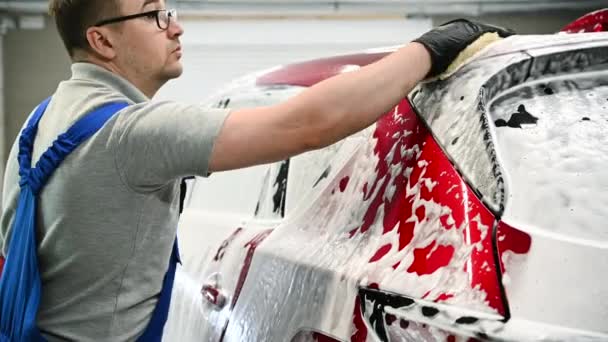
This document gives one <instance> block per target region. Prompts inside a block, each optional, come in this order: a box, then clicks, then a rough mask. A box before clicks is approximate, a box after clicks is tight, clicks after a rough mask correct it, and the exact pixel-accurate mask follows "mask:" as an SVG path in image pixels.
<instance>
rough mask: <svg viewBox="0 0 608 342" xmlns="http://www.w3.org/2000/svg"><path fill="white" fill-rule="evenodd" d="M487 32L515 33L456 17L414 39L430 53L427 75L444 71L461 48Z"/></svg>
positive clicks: (502, 35)
mask: <svg viewBox="0 0 608 342" xmlns="http://www.w3.org/2000/svg"><path fill="white" fill-rule="evenodd" d="M489 32H496V33H498V35H499V36H501V37H503V38H504V37H508V36H510V35H513V34H515V32H513V31H512V30H509V29H505V28H502V27H498V26H492V25H488V24H482V23H477V22H472V21H468V20H466V19H456V20H453V21H449V22H447V23H445V24H443V25H441V26H439V27H437V28H435V29H433V30H431V31H429V32H427V33H425V34H423V35H422V36H421V37H420V38H418V39H416V40H414V41H415V42H417V43H420V44H422V45H424V47H425V48H426V49H427V50H428V51H429V53H430V54H431V60H432V62H433V65H432V67H431V72H429V74H428V75H427V77H434V76H437V75H439V74H441V73H442V72H444V71H445V70H446V69H447V67H448V66H449V65H450V64H451V63H452V62H453V61H454V59H455V58H456V57H457V56H458V54H459V53H460V52H461V51H462V50H464V49H465V48H466V47H467V46H468V45H469V44H471V43H473V42H474V41H475V40H476V39H477V38H479V37H481V36H482V35H484V34H486V33H489Z"/></svg>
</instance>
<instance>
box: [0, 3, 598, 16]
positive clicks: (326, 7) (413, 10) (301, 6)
mask: <svg viewBox="0 0 608 342" xmlns="http://www.w3.org/2000/svg"><path fill="white" fill-rule="evenodd" d="M168 2H169V3H173V5H171V6H174V7H177V8H179V9H182V10H190V11H192V12H196V13H206V14H216V13H220V14H223V13H231V14H233V15H238V14H256V13H259V14H268V13H279V12H280V13H287V14H289V13H294V14H302V13H304V14H326V15H327V14H370V13H374V14H385V15H404V16H405V15H408V16H432V15H451V14H466V15H483V14H495V13H505V12H512V13H515V12H529V11H541V10H542V11H546V10H560V11H564V10H566V11H567V10H577V11H580V10H593V9H599V8H602V7H606V0H536V1H530V0H500V1H499V0H485V1H480V0H376V1H374V0H347V1H343V0H336V1H328V0H326V1H323V0H173V1H168ZM47 6H48V2H47V1H40V0H0V11H9V12H19V13H43V12H45V11H46V8H47Z"/></svg>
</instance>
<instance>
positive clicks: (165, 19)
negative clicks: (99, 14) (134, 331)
mask: <svg viewBox="0 0 608 342" xmlns="http://www.w3.org/2000/svg"><path fill="white" fill-rule="evenodd" d="M137 18H147V19H150V20H152V19H156V25H157V26H158V28H159V29H161V30H163V31H164V30H166V29H168V28H169V25H171V19H173V21H177V11H176V10H174V9H169V10H166V9H162V10H154V11H149V12H143V13H138V14H132V15H126V16H124V17H116V18H110V19H105V20H102V21H100V22H98V23H97V24H95V25H93V26H104V25H108V24H114V23H119V22H123V21H127V20H131V19H137Z"/></svg>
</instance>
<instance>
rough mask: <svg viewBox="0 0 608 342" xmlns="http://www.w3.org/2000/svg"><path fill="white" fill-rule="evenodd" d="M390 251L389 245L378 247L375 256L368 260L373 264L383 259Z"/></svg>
mask: <svg viewBox="0 0 608 342" xmlns="http://www.w3.org/2000/svg"><path fill="white" fill-rule="evenodd" d="M390 250H391V245H390V244H388V245H384V246H382V247H380V249H378V251H377V252H376V254H374V256H373V257H372V258H371V259H369V262H375V261H378V260H380V259H382V257H384V256H385V255H386V254H387V253H388V252H389V251H390Z"/></svg>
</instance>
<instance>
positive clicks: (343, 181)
mask: <svg viewBox="0 0 608 342" xmlns="http://www.w3.org/2000/svg"><path fill="white" fill-rule="evenodd" d="M349 180H350V178H349V177H344V178H342V179H341V180H340V192H344V191H345V190H346V187H347V186H348V181H349Z"/></svg>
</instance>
